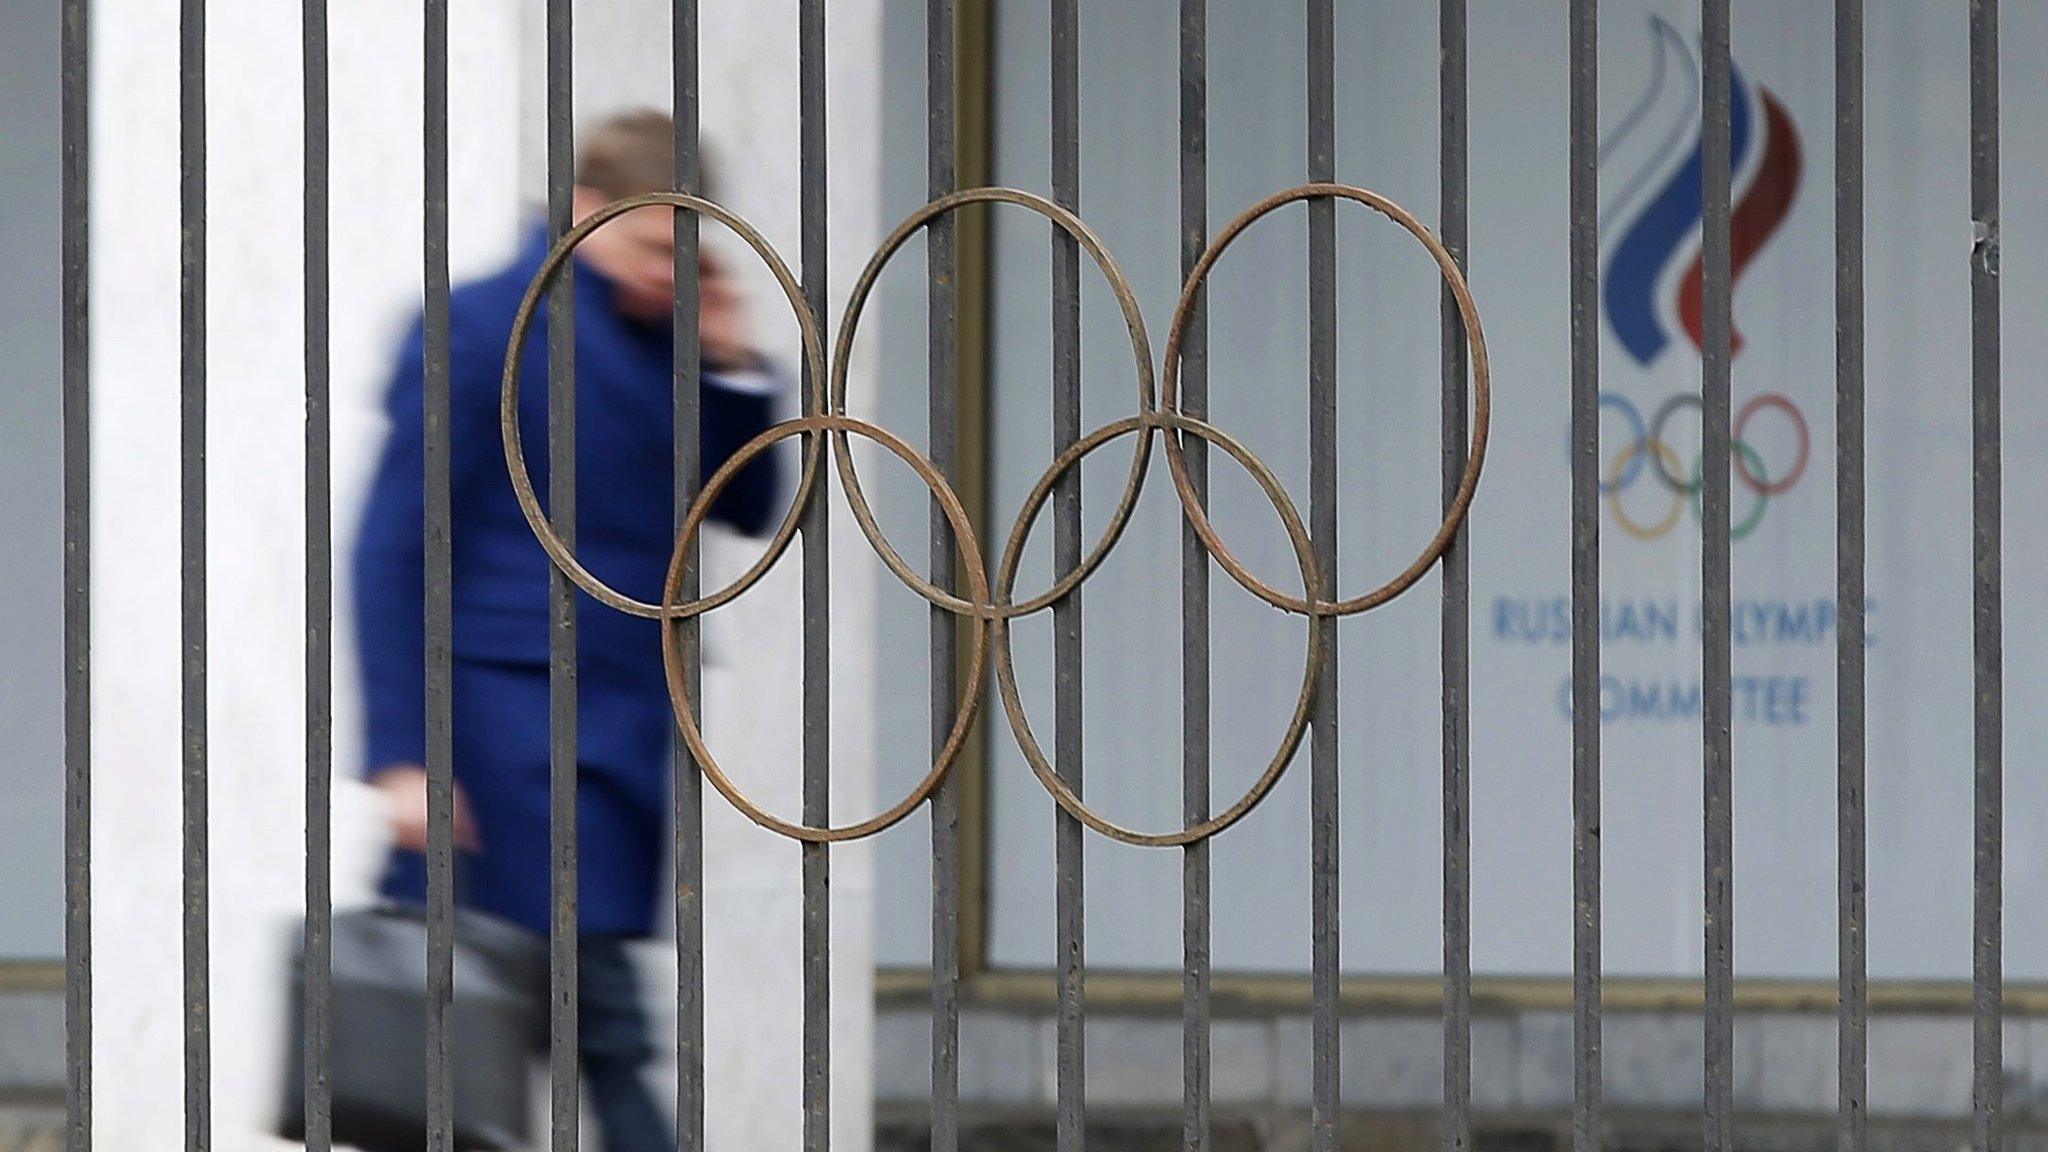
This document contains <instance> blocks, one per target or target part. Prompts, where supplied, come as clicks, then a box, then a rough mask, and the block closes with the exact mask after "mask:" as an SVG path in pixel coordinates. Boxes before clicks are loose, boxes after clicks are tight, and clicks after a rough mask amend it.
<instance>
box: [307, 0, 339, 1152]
mask: <svg viewBox="0 0 2048 1152" xmlns="http://www.w3.org/2000/svg"><path fill="white" fill-rule="evenodd" d="M301 13H302V15H301V17H300V19H301V22H302V23H301V28H300V35H301V39H302V49H303V53H304V60H303V71H304V79H305V153H306V156H305V168H306V171H305V181H306V189H305V193H306V229H305V233H306V234H305V246H306V269H305V273H306V279H305V337H306V449H305V451H306V465H305V467H306V939H305V958H304V960H303V966H304V971H305V1003H304V1005H303V1006H302V1007H303V1011H304V1013H305V1043H306V1053H305V1057H304V1059H305V1067H306V1083H305V1095H306V1098H305V1128H306V1149H307V1152H328V1148H329V1147H330V1145H331V1144H332V1142H333V1115H332V1112H333V1108H332V1105H333V1094H332V1091H331V1088H330V1085H329V1083H328V1079H327V1077H328V1060H329V1056H330V1053H331V1049H332V1040H333V1027H332V1024H333V1009H334V1003H333V1001H334V995H333V973H334V961H333V943H332V940H333V936H332V931H333V926H334V885H333V864H334V859H333V844H334V837H333V804H332V800H333V791H334V690H333V681H334V643H333V630H334V525H333V519H334V514H333V498H332V492H333V485H332V476H331V469H330V467H329V452H328V448H329V441H330V434H329V426H330V425H329V419H328V382H329V356H328V338H329V332H328V298H329V287H328V249H329V244H328V191H327V181H328V144H327V140H328V136H327V131H328V125H327V116H328V112H327V0H305V3H304V5H303V6H302V7H301Z"/></svg>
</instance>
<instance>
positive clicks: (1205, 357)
mask: <svg viewBox="0 0 2048 1152" xmlns="http://www.w3.org/2000/svg"><path fill="white" fill-rule="evenodd" d="M1208 241H1209V5H1208V0H1181V5H1180V270H1181V275H1182V277H1187V276H1189V275H1191V274H1192V273H1193V272H1194V269H1195V265H1196V264H1197V263H1199V262H1200V261H1201V259H1202V252H1203V249H1205V248H1206V247H1207V246H1208ZM1180 380H1181V396H1182V401H1181V408H1182V410H1183V411H1185V412H1187V413H1188V414H1189V415H1191V416H1195V417H1199V418H1207V416H1208V414H1209V314H1208V307H1207V304H1206V300H1205V299H1204V298H1203V297H1199V296H1198V297H1197V299H1196V303H1195V306H1194V309H1193V311H1192V313H1191V314H1190V316H1189V320H1188V328H1187V336H1186V339H1185V340H1184V342H1183V343H1182V345H1181V364H1180ZM1182 447H1183V448H1184V449H1185V450H1186V452H1187V455H1188V480H1189V481H1190V483H1191V485H1192V486H1193V488H1194V490H1195V494H1196V496H1197V497H1198V498H1199V499H1201V500H1203V501H1207V499H1208V497H1209V453H1208V447H1209V445H1208V443H1207V442H1206V441H1204V440H1202V439H1200V438H1199V437H1194V436H1187V437H1183V438H1182ZM1180 539H1181V545H1180V557H1181V575H1180V596H1181V624H1180V629H1181V729H1182V736H1181V785H1180V787H1181V815H1182V817H1183V818H1184V819H1185V820H1186V821H1187V823H1189V824H1196V823H1199V822H1201V821H1203V820H1206V819H1208V818H1209V783H1210V780H1209V769H1210V741H1209V690H1210V680H1209V550H1208V549H1207V548H1205V547H1204V546H1203V544H1202V537H1201V535H1200V534H1199V533H1197V532H1196V531H1195V530H1194V526H1193V525H1192V524H1190V523H1185V522H1184V523H1183V524H1182V525H1181V537H1180ZM1210 931H1211V929H1210V916H1209V842H1208V841H1206V840H1198V841H1196V842H1194V843H1193V844H1190V845H1188V846H1187V847H1186V848H1185V849H1184V850H1182V853H1181V1147H1182V1148H1184V1149H1187V1150H1188V1152H1206V1150H1207V1149H1208V1147H1209V1122H1210V1111H1209V1100H1210V1040H1209V1035H1210V1030H1209V1011H1210V966H1209V941H1210Z"/></svg>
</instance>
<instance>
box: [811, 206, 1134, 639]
mask: <svg viewBox="0 0 2048 1152" xmlns="http://www.w3.org/2000/svg"><path fill="white" fill-rule="evenodd" d="M969 204H1016V205H1020V206H1022V207H1025V208H1029V209H1030V210H1032V211H1033V212H1036V213H1038V214H1039V215H1041V216H1043V217H1045V218H1046V219H1047V220H1050V221H1052V223H1053V226H1054V227H1057V228H1059V229H1060V230H1061V231H1063V232H1065V233H1067V234H1068V235H1069V236H1072V237H1073V238H1074V239H1075V241H1076V242H1077V243H1079V244H1080V246H1081V248H1082V250H1084V251H1086V252H1087V253H1088V255H1089V257H1090V258H1091V259H1093V260H1094V261H1095V265H1096V267H1098V268H1100V269H1101V270H1102V276H1103V279H1104V280H1106V281H1108V283H1109V290H1110V292H1111V293H1112V294H1113V295H1115V297H1116V302H1117V306H1118V307H1119V308H1120V309H1122V310H1123V316H1124V326H1125V327H1126V328H1127V329H1129V331H1130V335H1131V355H1132V358H1133V360H1134V361H1135V363H1136V365H1137V374H1138V412H1139V414H1140V415H1144V414H1147V413H1150V412H1152V411H1153V410H1154V407H1155V405H1154V401H1153V385H1152V344H1151V341H1150V340H1149V339H1148V338H1147V337H1146V335H1145V317H1144V315H1143V313H1142V312H1141V311H1140V310H1139V307H1138V297H1137V293H1135V292H1133V291H1132V290H1131V285H1130V281H1129V280H1128V279H1127V278H1126V277H1125V276H1124V273H1123V269H1122V267H1120V266H1119V265H1118V264H1117V262H1116V260H1115V258H1114V257H1112V256H1110V254H1109V249H1108V248H1107V247H1105V246H1104V244H1103V243H1102V238H1101V237H1099V236H1097V235H1096V234H1095V231H1094V229H1092V228H1090V227H1088V225H1087V224H1086V223H1084V222H1082V220H1081V218H1080V217H1079V216H1076V215H1074V214H1073V213H1072V212H1070V211H1068V210H1067V209H1065V208H1062V207H1060V206H1059V205H1058V204H1055V203H1053V202H1052V201H1051V200H1048V199H1046V198H1045V197H1043V196H1037V195H1034V194H1032V193H1030V192H1023V191H1019V190H1018V189H1015V188H968V189H965V190H963V191H960V192H955V193H952V194H951V195H948V196H942V197H940V198H939V199H937V200H934V201H932V202H931V203H929V204H926V205H925V206H923V207H922V208H919V209H918V210H917V211H915V212H913V213H911V214H910V216H909V217H908V218H906V219H905V220H904V221H903V223H901V224H899V225H897V226H896V230H895V231H894V232H891V233H890V234H889V238H888V239H887V240H884V241H883V242H882V246H881V247H880V248H878V249H876V250H875V254H874V256H873V257H872V258H871V259H870V260H869V261H868V266H867V267H866V268H865V269H863V270H862V272H861V275H860V279H859V280H858V281H857V282H855V284H854V286H853V294H852V296H851V297H849V298H848V300H847V304H846V312H845V316H844V318H843V319H842V320H841V321H840V325H839V336H838V340H837V341H836V343H835V346H834V349H833V354H832V361H833V363H832V390H831V395H830V398H829V401H828V403H829V405H830V409H829V410H830V411H831V412H833V413H835V414H839V415H844V414H845V413H846V371H847V364H848V362H849V361H850V360H851V359H852V352H853V336H854V332H855V330H856V329H857V328H858V327H859V326H860V317H861V311H862V309H863V308H865V307H866V305H867V300H868V296H869V294H870V293H871V292H872V291H873V290H874V287H875V282H876V281H877V280H878V279H880V278H881V275H882V270H883V269H884V268H885V267H887V266H888V263H889V260H890V258H891V257H893V256H895V254H896V252H897V250H898V249H900V248H902V247H903V245H904V244H905V243H907V242H908V241H909V240H910V238H911V237H912V236H915V235H917V233H918V232H919V231H921V230H922V229H923V228H925V226H927V225H928V224H930V223H931V222H932V221H933V220H936V219H938V218H939V217H941V216H943V215H945V214H946V213H948V212H955V211H958V210H959V209H961V208H963V207H965V206H967V205H969ZM833 436H834V439H835V440H836V441H837V442H838V447H839V452H838V454H837V456H836V457H835V463H836V464H837V465H838V468H839V481H840V484H841V486H843V487H844V488H845V489H846V501H847V503H848V504H850V505H851V506H852V507H853V518H854V520H855V521H856V522H857V523H859V525H860V529H861V531H862V532H863V533H865V534H866V535H867V538H868V543H870V544H872V545H873V546H874V549H875V553H876V555H878V556H880V557H881V559H882V562H883V563H884V564H887V565H888V566H889V570H890V571H892V572H894V573H896V578H897V579H899V580H901V581H903V583H904V584H905V585H907V586H908V587H909V588H910V589H911V590H912V591H914V592H916V593H917V594H918V595H920V596H923V597H924V598H925V599H926V600H929V601H931V602H932V603H933V604H936V605H938V606H940V607H942V608H946V609H948V610H950V611H953V612H956V613H960V614H962V615H966V614H968V613H971V612H974V611H975V608H974V607H973V606H972V605H969V604H967V603H966V602H965V601H963V600H961V599H960V598H959V597H958V596H955V595H953V594H951V593H949V592H947V591H946V590H945V589H943V588H939V587H938V586H936V585H934V584H933V583H932V582H931V581H930V580H928V579H926V578H925V577H924V575H923V574H921V573H919V572H918V571H917V569H915V568H913V567H911V566H910V564H909V563H908V562H907V561H905V560H904V559H903V556H902V555H901V554H900V553H898V552H897V551H896V549H895V547H894V546H892V545H891V544H890V543H889V541H888V539H887V538H886V537H885V536H884V535H883V534H882V529H881V525H880V524H879V523H877V522H876V520H875V514H874V510H873V509H872V508H871V507H869V505H868V499H867V493H866V492H864V491H863V490H862V489H861V485H860V477H859V476H858V475H856V474H855V472H854V466H853V453H852V452H851V451H848V445H847V443H846V434H845V433H844V432H835V433H833ZM1151 438H1152V425H1151V424H1149V423H1146V424H1142V425H1140V435H1139V436H1138V443H1137V445H1136V447H1135V450H1134V451H1133V452H1132V454H1131V471H1130V476H1129V478H1128V479H1127V480H1126V481H1125V483H1124V491H1123V495H1122V497H1121V498H1119V499H1118V501H1117V505H1116V509H1115V511H1113V512H1111V513H1110V517H1109V524H1108V525H1107V526H1106V527H1105V528H1104V529H1103V532H1102V537H1101V539H1100V540H1099V541H1097V543H1096V545H1095V547H1094V548H1093V549H1092V550H1091V551H1090V552H1089V553H1088V555H1087V556H1086V557H1084V558H1083V559H1082V561H1081V563H1079V564H1077V565H1075V566H1074V568H1073V569H1072V570H1071V571H1069V572H1067V573H1066V574H1065V575H1063V576H1061V577H1060V578H1059V580H1058V581H1057V582H1055V583H1054V584H1053V586H1052V587H1051V588H1049V589H1047V590H1046V591H1045V592H1043V593H1041V594H1039V595H1038V596H1035V597H1033V598H1032V599H1030V600H1028V601H1026V602H1024V603H1023V604H1018V605H1014V606H1012V605H1008V604H998V605H995V606H994V610H995V612H996V613H997V614H998V615H1001V616H1005V617H1014V616H1029V615H1031V614H1032V613H1034V612H1037V611H1039V610H1041V609H1043V608H1046V607H1048V606H1050V605H1052V604H1055V603H1057V602H1058V601H1060V600H1061V599H1062V598H1064V597H1065V596H1066V595H1067V593H1069V592H1072V591H1073V590H1074V589H1075V588H1077V587H1079V586H1080V584H1081V582H1082V581H1083V580H1086V579H1087V578H1088V577H1089V575H1090V574H1092V573H1093V572H1094V571H1095V570H1096V569H1097V568H1098V567H1100V566H1101V565H1102V562H1103V561H1104V560H1105V559H1107V558H1108V556H1109V551H1110V549H1111V548H1113V547H1115V545H1116V540H1117V538H1118V537H1119V536H1121V535H1122V534H1123V530H1124V526H1125V525H1126V524H1127V523H1129V521H1130V518H1131V512H1132V510H1133V509H1135V508H1136V507H1137V505H1138V496H1139V493H1140V492H1141V491H1142V490H1143V488H1144V484H1145V468H1146V464H1147V462H1148V461H1149V460H1150V457H1151V454H1152V451H1151V449H1152V445H1151Z"/></svg>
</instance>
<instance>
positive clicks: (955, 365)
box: [925, 0, 960, 1152]
mask: <svg viewBox="0 0 2048 1152" xmlns="http://www.w3.org/2000/svg"><path fill="white" fill-rule="evenodd" d="M954 31H955V13H954V0H927V3H926V4H925V164H926V171H927V176H926V181H925V191H926V194H927V195H928V196H929V198H931V199H934V200H936V199H938V198H939V197H941V196H944V195H946V194H947V193H949V192H951V191H953V190H954V188H955V187H956V186H957V184H958V181H959V137H958V135H957V133H958V123H957V113H956V111H955V108H956V101H955V95H954V89H955V84H956V82H957V81H956V76H957V73H956V72H955V69H954V51H955V47H954V40H953V37H954ZM956 221H957V217H956V216H954V215H952V214H948V215H945V216H941V217H939V218H938V219H936V220H934V221H932V222H931V225H930V227H929V229H928V230H927V232H926V244H927V249H926V251H927V256H926V263H927V265H928V266H929V267H928V280H927V289H926V304H925V315H926V341H927V349H926V356H927V361H926V362H927V366H928V367H927V373H926V378H927V381H928V383H927V386H926V387H927V393H928V406H927V419H926V423H927V425H928V427H929V435H930V438H931V457H932V463H933V464H935V465H937V466H938V468H939V470H940V471H941V472H942V473H944V474H945V475H946V477H947V478H948V479H951V478H953V476H954V473H955V471H956V470H957V468H958V466H959V455H960V445H959V419H960V397H959V391H960V328H959V322H960V284H959V272H960V266H959V251H958V247H957V245H958V241H959V229H958V227H957V225H956ZM930 519H931V574H932V582H933V583H934V584H936V585H937V586H938V587H940V588H944V589H947V590H949V591H950V590H951V589H952V586H953V581H954V567H953V533H952V527H951V525H949V524H948V523H947V521H946V516H945V513H944V512H943V511H942V510H941V508H940V506H939V502H938V500H937V499H936V498H935V499H933V500H932V502H931V510H930ZM958 643H959V629H958V628H957V627H956V625H955V622H954V619H953V614H952V613H951V612H947V611H945V610H943V609H941V608H937V607H934V608H933V609H932V610H931V743H932V750H933V752H934V754H936V753H937V752H938V750H939V749H941V748H942V747H944V746H945V743H946V736H947V734H948V733H949V732H950V731H951V730H952V727H953V721H954V718H955V714H956V713H955V707H956V704H955V701H956V698H957V697H958V695H959V653H958V650H957V648H956V647H955V646H956V645H957V644H958ZM958 776H959V773H957V772H955V773H953V774H951V775H949V776H948V777H947V779H946V780H945V782H943V783H942V784H941V785H940V786H939V789H938V791H937V792H935V793H933V795H932V1114H931V1147H932V1152H959V1147H960V793H959V791H958V785H957V784H956V782H955V781H956V780H957V779H958Z"/></svg>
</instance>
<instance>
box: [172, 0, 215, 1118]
mask: <svg viewBox="0 0 2048 1152" xmlns="http://www.w3.org/2000/svg"><path fill="white" fill-rule="evenodd" d="M178 157H179V225H180V227H179V269H180V276H179V294H178V302H179V384H180V386H179V438H178V443H179V484H178V489H179V491H178V501H179V506H180V509H181V512H180V521H181V525H182V530H181V532H180V535H179V540H180V549H181V559H180V563H179V581H178V587H179V598H180V611H179V620H180V631H181V635H182V652H181V669H182V676H181V682H182V690H181V696H182V713H183V729H184V731H183V737H184V738H183V740H182V741H181V747H182V751H183V757H182V759H183V781H182V782H183V794H184V795H183V800H184V803H183V808H184V829H183V843H184V887H185V892H184V921H185V925H184V926H185V949H184V951H185V962H184V969H185V996H184V1008H185V1147H186V1149H187V1152H205V1150H206V1149H207V1147H208V1146H209V1145H210V1144H211V1143H212V1140H213V1117H212V1111H213V1029H212V1026H211V1024H210V1022H209V1019H208V1012H207V1008H208V1004H207V1000H208V996H209V992H210V974H209V971H208V969H209V961H210V956H209V949H208V939H207V921H208V914H207V806H206V801H207V789H206V782H207V742H206V735H207V731H206V729H207V724H206V664H207V660H206V2H205V0H183V4H182V5H181V7H180V10H179V21H178Z"/></svg>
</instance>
